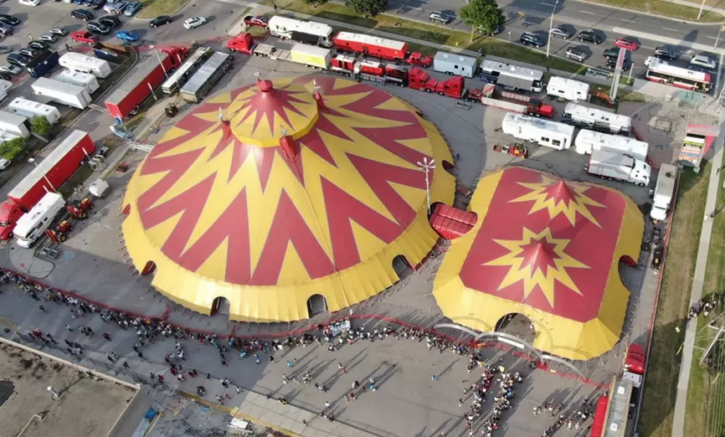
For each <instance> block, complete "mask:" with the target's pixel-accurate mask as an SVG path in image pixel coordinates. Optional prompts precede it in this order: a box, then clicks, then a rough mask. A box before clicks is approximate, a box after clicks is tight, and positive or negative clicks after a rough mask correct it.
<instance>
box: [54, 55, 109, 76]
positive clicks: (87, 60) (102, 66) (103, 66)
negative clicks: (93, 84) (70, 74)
mask: <svg viewBox="0 0 725 437" xmlns="http://www.w3.org/2000/svg"><path fill="white" fill-rule="evenodd" d="M59 63H60V65H61V66H63V67H65V68H67V69H69V70H71V71H80V72H82V73H90V74H92V75H94V76H96V77H97V78H99V79H105V78H107V77H108V76H109V75H110V74H111V66H110V65H109V63H108V62H107V61H104V60H103V59H99V58H94V57H91V56H86V55H82V54H80V53H75V52H69V53H66V54H64V55H63V56H61V57H60V61H59Z"/></svg>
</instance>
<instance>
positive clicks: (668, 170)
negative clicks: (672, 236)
mask: <svg viewBox="0 0 725 437" xmlns="http://www.w3.org/2000/svg"><path fill="white" fill-rule="evenodd" d="M676 179H677V167H676V166H674V165H672V164H662V165H661V166H660V172H659V174H658V175H657V185H656V186H655V194H654V197H653V198H652V210H651V211H650V213H649V216H650V217H652V220H665V219H666V218H667V213H668V212H669V210H670V205H671V204H672V196H673V195H674V194H675V181H676Z"/></svg>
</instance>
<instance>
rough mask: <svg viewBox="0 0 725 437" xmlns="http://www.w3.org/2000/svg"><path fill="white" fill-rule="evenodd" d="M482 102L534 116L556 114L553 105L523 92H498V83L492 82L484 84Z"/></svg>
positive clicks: (486, 104) (548, 116) (551, 115)
mask: <svg viewBox="0 0 725 437" xmlns="http://www.w3.org/2000/svg"><path fill="white" fill-rule="evenodd" d="M481 103H482V104H484V105H485V106H491V107H493V108H499V109H505V110H507V111H511V112H518V113H520V114H526V115H532V116H534V117H546V118H552V117H553V116H554V107H553V106H551V105H547V104H545V103H543V102H542V101H541V100H538V99H535V98H533V97H529V96H526V95H523V94H517V93H513V92H510V91H501V92H500V93H499V92H496V85H494V84H492V83H488V84H486V85H484V86H483V96H482V97H481Z"/></svg>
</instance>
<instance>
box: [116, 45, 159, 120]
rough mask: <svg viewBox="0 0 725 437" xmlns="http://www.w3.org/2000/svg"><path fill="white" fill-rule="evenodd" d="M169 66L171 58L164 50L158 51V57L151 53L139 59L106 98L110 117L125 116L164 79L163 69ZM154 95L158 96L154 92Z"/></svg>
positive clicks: (120, 118) (120, 117)
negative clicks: (129, 72)
mask: <svg viewBox="0 0 725 437" xmlns="http://www.w3.org/2000/svg"><path fill="white" fill-rule="evenodd" d="M159 61H161V62H160V63H159ZM171 67H172V61H171V58H170V56H169V54H168V53H164V52H161V53H159V54H158V57H157V56H155V55H153V54H152V55H149V56H146V58H145V59H142V60H140V61H139V62H138V63H137V64H136V67H134V69H133V70H131V74H130V75H128V76H127V77H126V79H125V80H124V81H123V83H121V85H120V86H119V87H118V88H117V89H116V91H114V92H113V94H111V95H110V96H109V97H108V98H107V99H106V102H105V104H106V108H107V109H108V113H109V114H111V117H113V118H116V119H118V120H123V119H124V118H126V116H128V114H129V113H131V111H133V109H134V108H136V107H137V106H138V105H140V104H141V103H142V102H143V101H144V100H146V98H147V97H148V96H150V95H151V94H152V93H153V92H154V91H153V90H154V89H155V88H157V87H158V86H160V85H161V84H162V83H163V82H164V80H165V79H166V75H165V73H164V69H166V71H167V72H168V71H170V70H171ZM154 96H156V97H157V98H158V97H159V96H157V95H156V94H154Z"/></svg>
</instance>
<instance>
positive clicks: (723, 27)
mask: <svg viewBox="0 0 725 437" xmlns="http://www.w3.org/2000/svg"><path fill="white" fill-rule="evenodd" d="M723 29H725V26H720V30H718V31H717V38H715V45H714V46H713V47H714V48H717V45H718V44H720V32H722V30H723Z"/></svg>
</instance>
